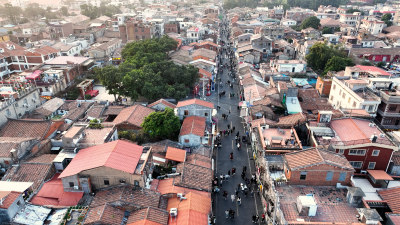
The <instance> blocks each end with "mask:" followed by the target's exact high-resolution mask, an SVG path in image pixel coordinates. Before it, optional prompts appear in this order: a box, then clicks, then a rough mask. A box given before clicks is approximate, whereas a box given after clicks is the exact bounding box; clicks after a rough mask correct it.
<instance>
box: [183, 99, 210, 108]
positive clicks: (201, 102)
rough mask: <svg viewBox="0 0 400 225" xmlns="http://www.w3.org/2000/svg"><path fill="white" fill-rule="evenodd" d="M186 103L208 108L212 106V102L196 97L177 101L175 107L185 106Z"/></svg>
mask: <svg viewBox="0 0 400 225" xmlns="http://www.w3.org/2000/svg"><path fill="white" fill-rule="evenodd" d="M187 105H201V106H204V107H207V108H210V109H213V108H214V104H213V103H211V102H207V101H204V100H201V99H197V98H192V99H188V100H184V101H179V102H178V104H177V105H176V107H177V108H179V107H183V106H187Z"/></svg>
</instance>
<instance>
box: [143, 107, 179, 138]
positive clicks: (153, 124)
mask: <svg viewBox="0 0 400 225" xmlns="http://www.w3.org/2000/svg"><path fill="white" fill-rule="evenodd" d="M142 127H143V131H144V133H146V134H148V135H149V136H150V138H152V139H156V140H162V139H171V140H176V139H177V137H178V134H179V130H180V128H181V122H180V120H179V117H177V116H176V115H175V114H174V110H173V109H170V108H166V109H165V110H164V111H159V112H153V113H150V115H148V116H147V117H146V118H145V119H144V121H143V124H142Z"/></svg>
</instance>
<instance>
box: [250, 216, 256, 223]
mask: <svg viewBox="0 0 400 225" xmlns="http://www.w3.org/2000/svg"><path fill="white" fill-rule="evenodd" d="M254 221H256V215H253V216H252V217H251V222H253V223H254Z"/></svg>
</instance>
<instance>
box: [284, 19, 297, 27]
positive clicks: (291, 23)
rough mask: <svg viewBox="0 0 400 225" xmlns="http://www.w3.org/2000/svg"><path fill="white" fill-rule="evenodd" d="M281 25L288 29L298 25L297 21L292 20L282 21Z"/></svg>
mask: <svg viewBox="0 0 400 225" xmlns="http://www.w3.org/2000/svg"><path fill="white" fill-rule="evenodd" d="M281 25H282V26H287V27H291V26H296V25H297V21H296V20H291V19H282V20H281Z"/></svg>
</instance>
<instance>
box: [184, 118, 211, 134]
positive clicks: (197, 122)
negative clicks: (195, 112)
mask: <svg viewBox="0 0 400 225" xmlns="http://www.w3.org/2000/svg"><path fill="white" fill-rule="evenodd" d="M205 129H206V118H204V117H200V116H189V117H186V118H185V119H184V120H183V123H182V127H181V132H180V133H179V136H183V135H188V134H194V135H197V136H200V137H203V136H204V131H205Z"/></svg>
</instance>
